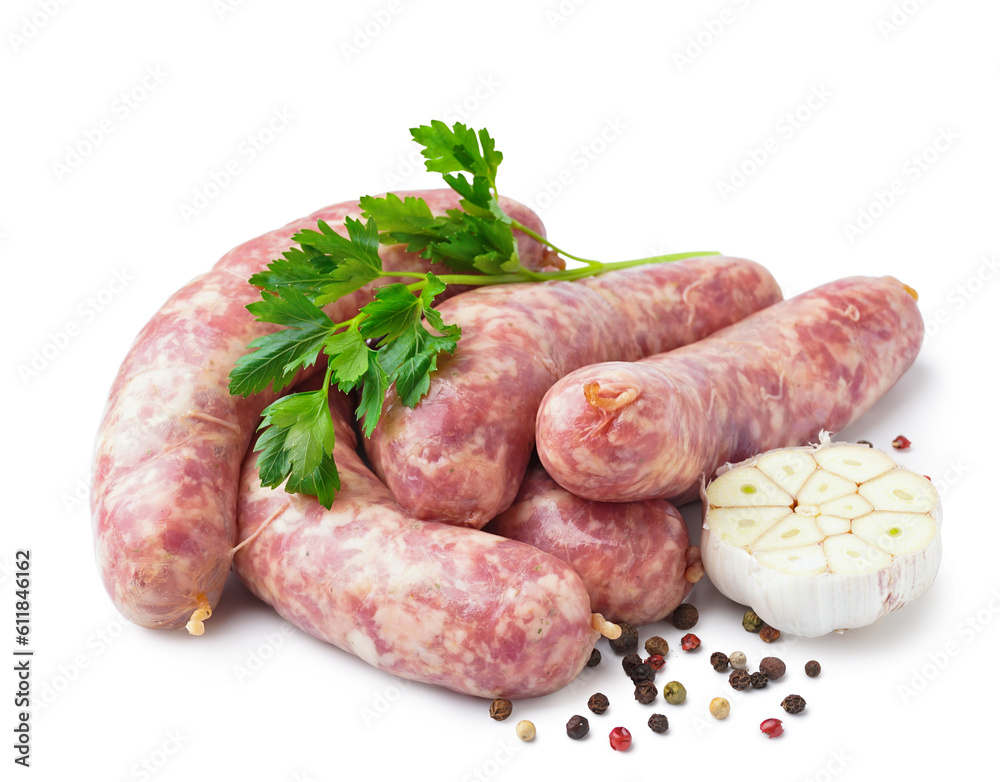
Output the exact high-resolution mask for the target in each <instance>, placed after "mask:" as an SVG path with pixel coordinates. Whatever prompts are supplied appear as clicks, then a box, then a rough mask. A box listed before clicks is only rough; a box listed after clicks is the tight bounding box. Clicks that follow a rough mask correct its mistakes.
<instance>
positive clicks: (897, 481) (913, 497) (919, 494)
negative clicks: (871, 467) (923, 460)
mask: <svg viewBox="0 0 1000 782" xmlns="http://www.w3.org/2000/svg"><path fill="white" fill-rule="evenodd" d="M858 494H860V495H861V496H862V497H864V498H865V499H866V500H868V501H869V502H870V503H871V504H872V507H874V508H875V510H895V511H908V512H910V513H927V512H928V511H929V510H931V509H932V508H933V507H934V506H936V505H937V504H938V493H937V490H936V489H935V488H934V484H932V483H931V482H930V481H929V480H927V479H926V478H925V477H924V476H922V475H917V474H916V473H913V472H910V471H909V470H893V471H892V472H889V473H885V474H884V475H880V476H879V477H878V478H873V479H872V480H870V481H866V482H865V483H864V484H863V485H862V486H861V488H860V489H859V490H858Z"/></svg>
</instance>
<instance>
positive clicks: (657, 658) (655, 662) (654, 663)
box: [643, 654, 667, 671]
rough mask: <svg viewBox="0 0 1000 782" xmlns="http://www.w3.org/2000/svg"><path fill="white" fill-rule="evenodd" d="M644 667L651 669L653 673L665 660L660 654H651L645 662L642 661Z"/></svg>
mask: <svg viewBox="0 0 1000 782" xmlns="http://www.w3.org/2000/svg"><path fill="white" fill-rule="evenodd" d="M643 662H644V663H646V665H648V666H649V667H650V668H652V669H653V670H654V671H658V670H660V668H662V667H663V666H664V665H665V664H666V662H667V661H666V660H664V659H663V655H662V654H651V655H649V657H647V658H646V659H645V660H643Z"/></svg>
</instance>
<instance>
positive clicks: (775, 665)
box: [760, 657, 785, 681]
mask: <svg viewBox="0 0 1000 782" xmlns="http://www.w3.org/2000/svg"><path fill="white" fill-rule="evenodd" d="M760 671H761V673H763V674H764V675H765V676H766V677H767V678H768V679H770V680H771V681H774V680H775V679H780V678H781V677H782V676H784V675H785V663H784V661H783V660H780V659H778V658H777V657H765V658H764V659H763V660H761V661H760Z"/></svg>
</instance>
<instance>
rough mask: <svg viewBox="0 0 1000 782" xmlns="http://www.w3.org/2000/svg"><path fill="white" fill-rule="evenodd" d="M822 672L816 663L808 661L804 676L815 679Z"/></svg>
mask: <svg viewBox="0 0 1000 782" xmlns="http://www.w3.org/2000/svg"><path fill="white" fill-rule="evenodd" d="M821 670H823V669H822V667H821V666H820V664H819V663H818V662H816V661H815V660H810V661H809V662H807V663H806V676H808V677H810V678H815V677H816V676H819V672H820V671H821Z"/></svg>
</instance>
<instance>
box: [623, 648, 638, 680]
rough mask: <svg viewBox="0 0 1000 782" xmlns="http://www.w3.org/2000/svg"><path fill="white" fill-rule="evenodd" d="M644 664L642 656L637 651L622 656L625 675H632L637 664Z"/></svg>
mask: <svg viewBox="0 0 1000 782" xmlns="http://www.w3.org/2000/svg"><path fill="white" fill-rule="evenodd" d="M641 664H642V658H641V657H640V656H639V655H638V654H636V653H635V652H629V653H628V654H626V655H625V656H624V657H623V658H622V670H623V671H625V675H626V676H628V677H631V676H632V671H634V670H635V666H637V665H641Z"/></svg>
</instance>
